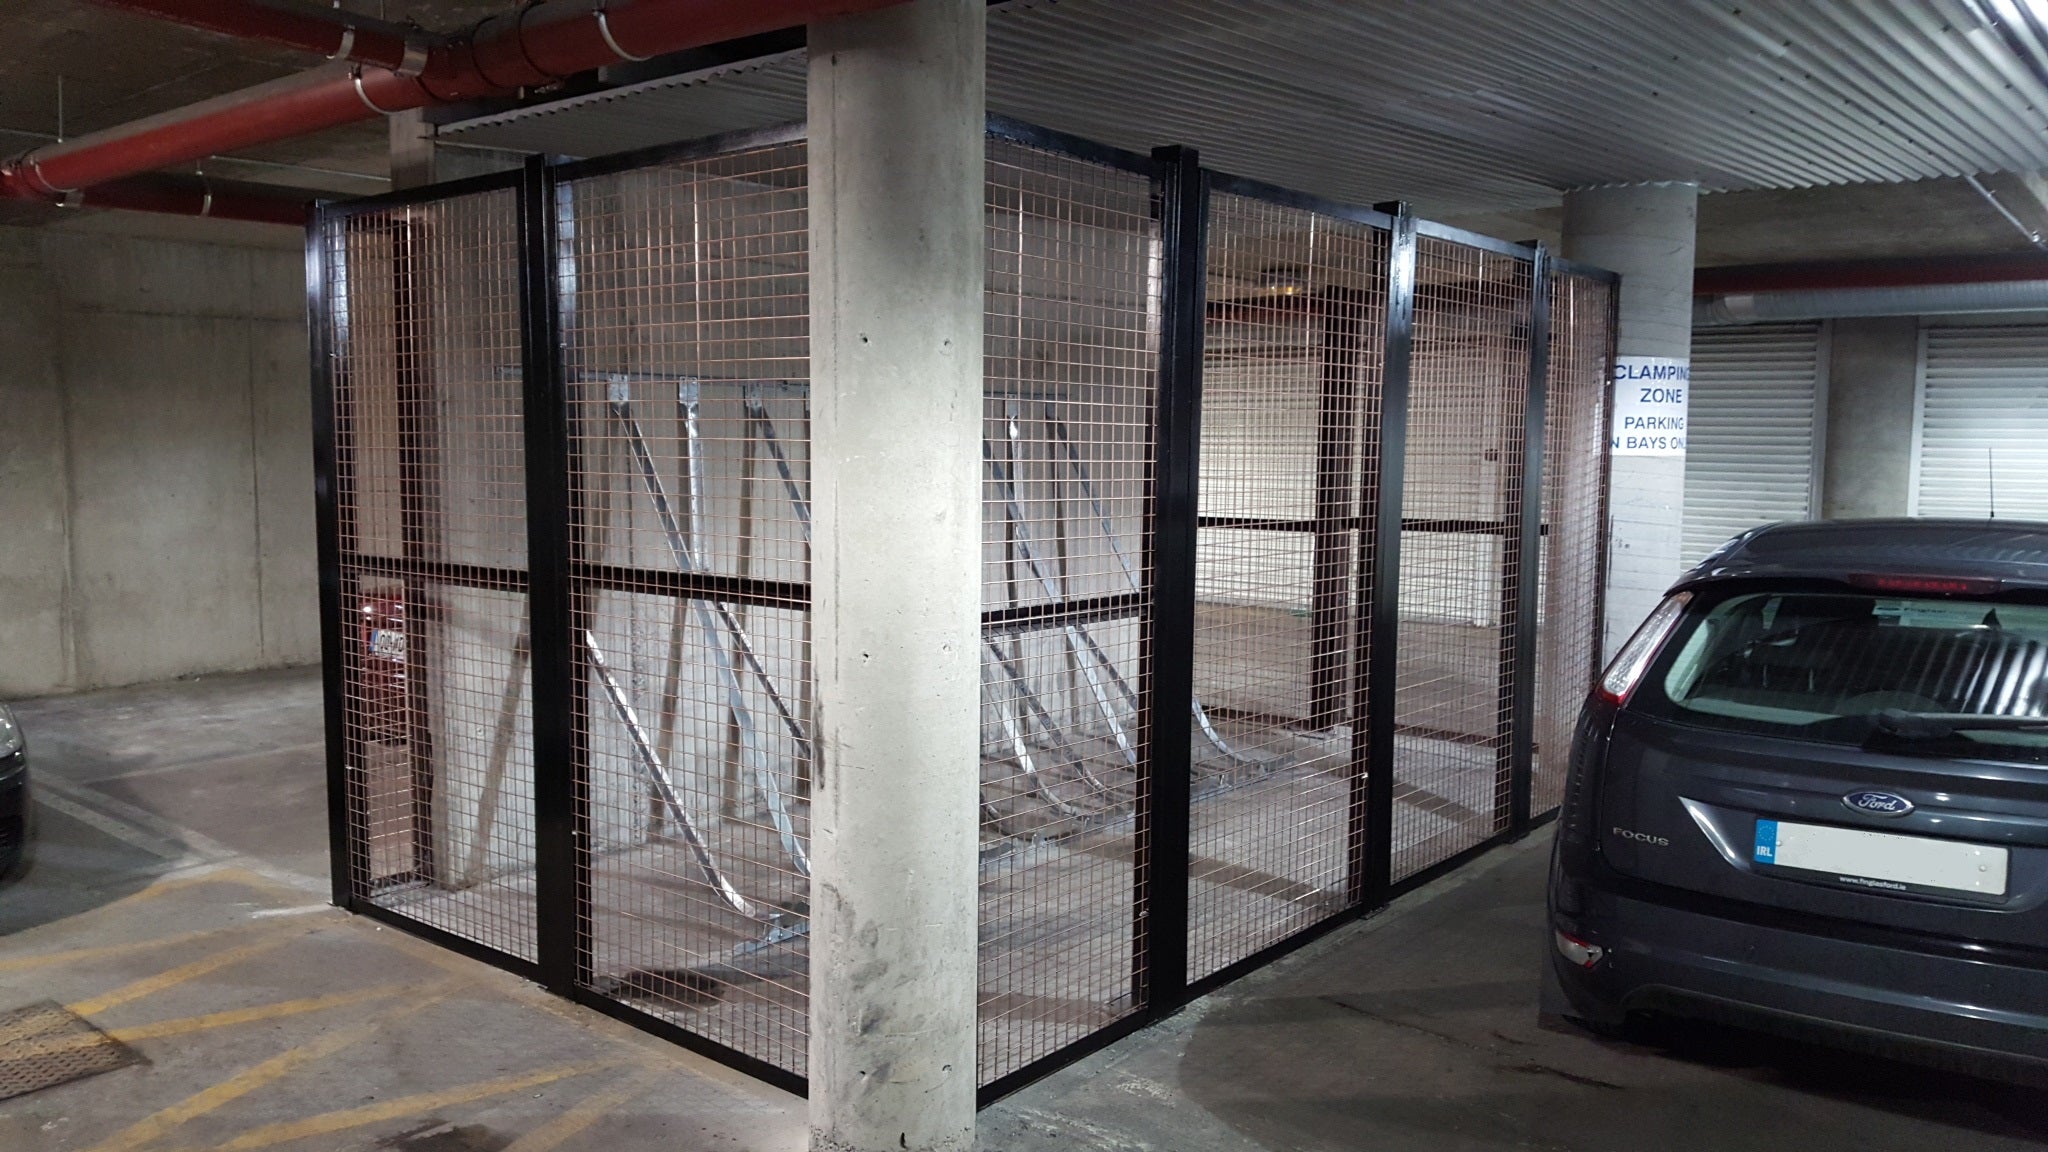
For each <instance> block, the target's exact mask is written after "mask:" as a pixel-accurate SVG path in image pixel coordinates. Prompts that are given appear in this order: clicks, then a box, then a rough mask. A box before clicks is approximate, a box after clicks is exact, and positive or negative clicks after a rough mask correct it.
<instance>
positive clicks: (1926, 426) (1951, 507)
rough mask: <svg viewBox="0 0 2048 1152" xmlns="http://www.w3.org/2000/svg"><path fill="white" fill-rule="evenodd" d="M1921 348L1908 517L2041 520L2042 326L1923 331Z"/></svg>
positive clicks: (2045, 453)
mask: <svg viewBox="0 0 2048 1152" xmlns="http://www.w3.org/2000/svg"><path fill="white" fill-rule="evenodd" d="M1922 349H1923V351H1922V354H1921V377H1920V382H1921V386H1920V414H1919V416H1920V418H1919V423H1918V425H1917V426H1916V434H1915V436H1914V441H1915V444H1914V459H1913V469H1914V473H1915V476H1914V482H1913V496H1914V507H1913V512H1914V515H1917V516H1963V517H1972V518H1975V517H1982V516H1989V515H1991V514H1992V513H1993V512H1994V510H1995V511H1996V513H1997V515H1998V517H1999V518H2000V519H2029V520H2048V327H2041V326H2027V327H2008V328H1929V329H1927V330H1926V332H1925V333H1924V334H1923V343H1922ZM1994 506H1995V507H1994Z"/></svg>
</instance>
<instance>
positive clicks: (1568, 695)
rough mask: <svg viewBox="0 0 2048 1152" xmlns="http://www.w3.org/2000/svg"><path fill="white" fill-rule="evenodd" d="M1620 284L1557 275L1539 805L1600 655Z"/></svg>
mask: <svg viewBox="0 0 2048 1152" xmlns="http://www.w3.org/2000/svg"><path fill="white" fill-rule="evenodd" d="M1613 315H1614V286H1613V285H1612V284H1611V283H1609V282H1608V281H1605V280H1599V279H1594V278H1592V277H1588V276H1579V275H1560V276H1555V277H1552V278H1551V282H1550V373H1549V408H1548V410H1547V412H1546V423H1545V437H1546V439H1547V441H1548V443H1547V445H1546V447H1545V449H1544V466H1543V481H1544V483H1543V521H1544V526H1545V534H1544V541H1543V592H1542V599H1541V612H1542V629H1543V631H1542V636H1541V638H1540V641H1539V643H1538V645H1537V657H1536V753H1535V764H1534V767H1533V772H1532V775H1533V780H1532V782H1531V787H1530V797H1531V803H1530V808H1531V810H1532V811H1534V812H1538V813H1541V812H1548V811H1551V810H1553V809H1555V808H1556V807H1557V806H1558V804H1559V803H1560V802H1561V801H1562V800H1563V798H1564V778H1565V769H1566V765H1567V762H1568V759H1569V757H1570V755H1571V742H1572V729H1573V726H1574V725H1575V723H1576V722H1577V720H1578V715H1579V708H1580V706H1581V705H1582V704H1584V702H1585V699H1586V693H1587V692H1588V691H1589V690H1590V689H1591V688H1592V680H1593V676H1594V675H1595V673H1596V670H1597V666H1598V664H1599V660H1600V579H1601V571H1600V560H1601V548H1600V540H1601V535H1602V532H1603V531H1604V526H1603V525H1602V523H1601V508H1602V494H1603V492H1604V491H1605V490H1606V476H1607V457H1606V452H1605V446H1606V439H1607V434H1606V429H1607V381H1608V378H1609V376H1610V375H1611V371H1610V366H1611V363H1612V354H1613V348H1614V328H1613Z"/></svg>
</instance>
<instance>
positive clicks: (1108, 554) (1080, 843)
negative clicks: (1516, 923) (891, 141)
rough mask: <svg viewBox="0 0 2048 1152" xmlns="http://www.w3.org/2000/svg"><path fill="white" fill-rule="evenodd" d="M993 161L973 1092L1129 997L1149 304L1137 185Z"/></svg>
mask: <svg viewBox="0 0 2048 1152" xmlns="http://www.w3.org/2000/svg"><path fill="white" fill-rule="evenodd" d="M988 149H989V158H988V199H987V204H988V220H989V232H988V295H987V318H986V332H987V337H986V349H987V351H986V361H985V362H986V370H987V393H986V395H987V401H986V405H987V407H986V417H987V420H986V427H987V433H986V439H985V441H984V448H985V451H984V475H983V479H984V485H983V493H984V504H983V510H982V525H983V549H982V554H983V572H984V584H983V589H984V590H983V597H982V603H983V610H984V611H983V619H984V628H983V651H982V663H983V667H982V740H983V751H982V834H981V845H982V851H981V861H982V863H981V1012H980V1014H981V1038H980V1072H979V1074H980V1079H981V1082H982V1083H988V1082H990V1081H992V1080H995V1079H997V1078H999V1077H1001V1076H1004V1075H1006V1074H1008V1073H1010V1072H1013V1071H1015V1070H1017V1069H1018V1068H1021V1067H1023V1066H1024V1065H1026V1064H1029V1063H1030V1062H1032V1061H1033V1060H1036V1059H1039V1058H1040V1057H1044V1056H1048V1055H1050V1054H1052V1053H1053V1052H1055V1051H1057V1050H1058V1049H1060V1048H1062V1047H1065V1046H1066V1045H1068V1044H1071V1043H1073V1042H1074V1041H1076V1040H1079V1039H1081V1038H1082V1037H1084V1036H1086V1035H1088V1034H1089V1033H1091V1032H1093V1031H1095V1030H1097V1029H1098V1028H1101V1027H1102V1026H1104V1025H1105V1024H1108V1023H1110V1022H1111V1021H1113V1020H1115V1019H1117V1018H1118V1017H1120V1016H1123V1015H1126V1014H1128V1013H1130V1012H1132V1011H1134V1010H1136V1009H1137V1008H1138V1007H1139V1005H1137V1004H1136V1003H1134V1001H1133V998H1132V987H1133V977H1134V963H1135V959H1134V956H1135V953H1134V945H1135V940H1134V925H1136V924H1138V923H1139V921H1140V920H1141V919H1142V916H1141V909H1140V908H1139V907H1138V905H1137V896H1136V889H1137V885H1138V883H1139V881H1140V879H1141V877H1140V875H1139V869H1138V865H1137V836H1136V832H1135V825H1134V819H1133V818H1134V807H1135V805H1136V804H1138V803H1139V802H1140V798H1139V795H1138V786H1139V781H1140V780H1141V779H1142V768H1143V765H1144V763H1145V758H1146V751H1147V750H1146V748H1145V747H1144V745H1143V743H1142V736H1141V730H1140V704H1141V701H1142V700H1143V699H1144V697H1145V694H1146V692H1147V689H1148V679H1149V675H1148V668H1147V665H1146V662H1145V659H1144V652H1143V650H1142V647H1141V640H1142V637H1143V636H1144V630H1145V625H1146V622H1147V619H1148V616H1149V608H1150V589H1151V583H1152V582H1151V573H1150V571H1149V569H1148V567H1147V565H1148V563H1149V561H1148V556H1149V542H1148V540H1147V539H1146V535H1145V533H1146V519H1145V514H1146V509H1147V505H1148V497H1149V495H1150V491H1151V489H1150V479H1151V465H1150V463H1149V460H1150V444H1151V439H1150V437H1151V426H1152V414H1153V397H1154V392H1155V389H1156V387H1157V372H1158V353H1157V342H1158V324H1159V299H1160V298H1159V269H1158V259H1159V256H1158V227H1157V224H1156V222H1155V221H1154V219H1153V217H1152V187H1151V183H1150V181H1149V180H1147V179H1145V178H1143V177H1140V176H1134V175H1131V174H1128V173H1124V172H1119V171H1115V170H1112V169H1109V168H1105V167H1101V166H1099V165H1096V164H1092V163H1089V162H1086V161H1082V160H1076V159H1072V158H1069V157H1066V156H1062V155H1057V154H1054V153H1052V152H1047V151H1041V150H1039V149H1036V148H1032V147H1027V146H1025V145H1022V144H1017V143H1014V142H1011V141H1008V140H1004V139H999V138H997V139H991V140H990V141H989V144H988Z"/></svg>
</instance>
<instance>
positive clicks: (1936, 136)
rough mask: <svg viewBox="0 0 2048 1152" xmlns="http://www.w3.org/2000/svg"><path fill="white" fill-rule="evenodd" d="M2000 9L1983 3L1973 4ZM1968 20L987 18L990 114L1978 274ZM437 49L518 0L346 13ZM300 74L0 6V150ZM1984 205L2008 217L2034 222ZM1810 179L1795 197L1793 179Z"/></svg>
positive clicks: (2031, 94)
mask: <svg viewBox="0 0 2048 1152" xmlns="http://www.w3.org/2000/svg"><path fill="white" fill-rule="evenodd" d="M1984 2H1985V3H1992V4H1995V3H1997V2H1998V0H1984ZM1976 5H1977V0H1516V2H1515V3H1512V4H1510V3H1503V2H1501V0H1428V2H1424V0H1371V2H1357V0H1012V2H1011V3H1007V4H1001V5H998V6H997V8H996V10H995V11H994V13H993V14H992V17H991V36H990V56H991V63H990V92H991V105H992V107H993V108H994V109H995V110H997V111H1000V112H1004V113H1007V114H1010V115H1014V116H1018V117H1020V118H1023V119H1027V120H1031V121H1035V122H1038V123H1042V124H1046V125H1047V126H1050V127H1054V128H1059V129H1063V130H1067V131H1072V132H1076V133H1079V134H1082V135H1086V136H1090V137H1093V138H1095V139H1100V140H1103V141H1105V142H1108V143H1112V144H1118V145H1121V146H1124V147H1130V148H1139V149H1143V148H1147V147H1150V146H1151V145H1153V144H1157V143H1162V142H1183V143H1189V144H1193V145H1195V146H1197V147H1199V148H1201V149H1202V150H1203V153H1204V158H1205V159H1206V160H1207V161H1208V162H1210V163H1211V164H1212V165H1214V166H1216V167H1219V168H1223V169H1226V170H1231V171H1236V172H1240V173H1242V174H1245V175H1249V176H1255V177H1259V178H1262V179H1267V180H1271V181H1274V182H1276V183H1281V184H1286V185H1290V186H1294V187H1299V188H1303V189H1305V190H1308V191H1312V192H1317V193H1320V194H1323V195H1327V196H1331V197H1334V198H1338V199H1344V200H1350V201H1354V202H1372V201H1376V200H1383V199H1392V198H1405V199H1409V200H1411V201H1414V202H1415V203H1416V204H1417V205H1418V207H1419V208H1420V209H1421V210H1422V211H1424V212H1425V213H1427V214H1430V215H1434V216H1438V217H1443V218H1449V219H1452V220H1453V221H1454V222H1458V223H1462V224H1466V225H1467V226H1474V227H1477V228H1478V229H1479V230H1483V231H1488V232H1491V233H1493V234H1496V235H1503V236H1508V237H1510V238H1514V239H1523V238H1542V237H1545V236H1547V235H1550V234H1554V232H1555V229H1556V209H1555V205H1556V203H1557V200H1558V197H1559V195H1560V192H1561V190H1562V189H1564V188H1568V187H1573V186H1580V185H1586V184H1597V183H1613V182H1627V181H1636V180H1652V179H1695V180H1699V181H1701V182H1702V183H1703V185H1704V186H1706V187H1707V188H1708V189H1710V190H1715V189H1731V190H1732V191H1726V192H1724V193H1722V194H1718V195H1711V196H1709V197H1707V198H1706V199H1705V200H1703V202H1702V208H1701V262H1702V263H1706V264H1716V263H1748V262H1755V261H1764V260H1784V259H1800V258H1833V257H1852V256H1871V255H1904V254H1923V253H1962V252H1990V251H2002V250H2010V249H2013V248H2015V247H2024V246H2027V245H2028V241H2027V240H2026V239H2025V237H2023V236H2022V235H2021V234H2020V233H2019V231H2018V230H2017V229H2016V228H2014V227H2013V226H2012V225H2011V224H2009V223H2008V222H2006V221H2004V220H2003V219H2001V218H2000V217H1999V216H1998V214H1997V213H1996V211H1995V210H1994V209H1993V208H1992V207H1991V206H1990V205H1989V204H1987V203H1986V202H1985V201H1984V199H1983V198H1982V197H1981V196H1979V195H1978V194H1977V193H1976V192H1975V191H1974V190H1973V189H1970V188H1969V187H1968V186H1967V185H1966V184H1965V183H1964V182H1963V181H1961V180H1960V179H1957V177H1960V176H1962V175H1964V174H1967V173H1978V174H1986V173H2000V172H2031V171H2038V170H2040V169H2043V168H2048V111H2044V110H2048V89H2044V88H2043V86H2042V85H2041V84H2040V83H2039V82H2038V81H2036V80H2035V79H2034V78H2033V73H2032V71H2031V70H2030V68H2029V67H2028V65H2027V63H2026V62H2025V61H2023V60H2022V59H2021V58H2020V57H2019V56H2017V55H2015V54H2014V53H2013V52H2012V51H2010V50H2009V49H2007V48H2006V46H2005V44H2004V43H2003V41H2001V40H2000V38H1999V37H1998V36H1997V35H1995V34H1994V33H1993V31H1992V30H1991V29H1989V28H1987V27H1985V26H1984V25H1983V24H1982V23H1981V21H1980V20H1979V18H1978V15H1977V12H1978V11H1979V8H1978V7H1977V6H1976ZM344 6H345V7H348V8H352V9H355V10H358V11H363V12H366V13H369V14H373V15H382V16H384V17H386V18H389V19H412V20H414V21H416V22H418V23H419V24H421V25H422V26H424V27H427V28H430V29H435V30H446V29H452V28H457V27H460V26H463V25H464V24H467V23H469V22H471V21H474V20H476V19H478V18H480V17H482V16H485V15H488V14H490V13H492V12H497V11H503V10H506V9H507V8H511V7H516V6H517V3H516V0H388V2H386V0H345V3H344ZM312 62H313V61H311V60H310V59H309V58H308V57H306V56H303V55H300V54H296V53H292V52H287V51H282V50H273V49H269V48H265V47H261V46H252V45H249V44H246V43H242V42H238V41H233V40H229V39H226V38H222V37H215V36H210V35H207V34H203V33H198V32H192V31H188V30H184V29H178V28H170V27H165V26H163V25H161V24H159V23H157V22H155V21H151V20H147V19H143V18H139V17H134V16H129V15H126V14H123V13H118V12H113V11H110V10H108V9H105V8H102V7H100V6H98V5H96V4H93V3H90V2H89V0H8V2H7V3H5V4H0V76H5V77H6V80H5V81H4V83H0V151H13V150H17V149H25V148H27V147H31V146H33V145H34V144H36V143H37V142H39V140H41V139H43V138H45V137H46V136H47V135H49V134H52V133H54V131H55V130H56V108H57V78H58V77H59V76H60V75H61V76H63V77H64V81H65V82H64V88H65V105H66V128H67V130H68V131H69V132H71V133H74V134H75V133H78V132H81V131H90V130H93V129H96V128H101V127H106V126H109V125H112V124H116V123H120V122H122V121H126V120H131V119H134V118H136V117H139V116H144V115H148V114H150V113H153V112H158V111H162V110H164V109H168V108H172V107H176V106H179V105H182V104H186V103H190V102H192V101H194V100H198V99H201V98H204V97H206V96H211V95H215V94H218V93H221V92H226V91H231V90H234V89H237V88H241V87H245V86H247V85H250V84H255V83H259V82H261V81H264V80H267V79H271V78H273V77H276V76H281V75H285V74H287V73H290V72H293V71H297V70H299V69H302V68H304V67H306V66H308V65H309V64H310V63H312ZM802 76H803V65H802V59H801V55H800V53H799V54H796V55H793V56H788V57H784V58H782V59H780V60H771V61H767V62H765V63H762V64H760V65H757V66H750V67H744V68H739V69H735V70H728V71H726V72H723V73H720V74H716V75H709V76H705V75H699V76H693V77H678V78H671V79H668V80H665V81H660V82H654V83H648V84H642V85H640V86H639V87H638V88H636V89H632V90H620V91H614V92H609V93H605V94H602V95H599V96H592V97H584V98H581V99H579V100H576V101H569V102H562V103H557V104H556V105H553V106H549V107H542V108H532V107H529V108H525V109H522V110H519V111H517V112H515V113H513V114H511V115H500V116H495V117H491V118H488V119H484V120H476V121H472V122H470V123H467V124H457V125H451V126H449V127H448V128H446V129H444V131H445V132H447V133H449V138H450V139H451V140H460V141H464V142H469V143H474V144H479V145H492V146H501V147H512V148H517V149H524V150H534V151H552V152H562V153H569V154H595V153H600V152H607V151H615V150H619V149H621V148H626V147H634V146H639V145H644V144H649V143H656V142H663V141H668V140H676V139H687V138H690V137H693V136H699V135H704V134H707V133H710V132H714V131H721V130H726V129H730V128H736V127H750V126H758V125H762V124H767V123H775V122H781V121H786V120H789V119H793V118H797V117H800V116H801V114H802V108H803V80H802ZM386 153H387V141H386V133H385V130H384V128H383V126H382V125H380V124H377V123H374V122H372V123H366V124H362V125H358V126H352V127H350V128H345V129H339V130H336V131H332V132H326V133H321V134H317V135H314V136H309V137H305V138H302V139H298V140H292V141H287V142H282V143H279V144H276V145H272V146H269V147H266V148H262V149H257V150H252V151H251V152H249V153H246V154H244V155H242V156H239V157H235V158H223V159H219V160H215V161H210V162H209V164H208V171H210V172H213V173H215V174H218V175H221V176H223V177H231V178H235V179H245V180H261V181H267V182H271V183H280V184H292V185H296V186H300V187H308V188H315V189H320V190H323V191H326V192H330V193H342V194H361V193H365V192H374V191H378V190H380V189H381V188H382V187H383V183H382V180H383V178H384V176H385V175H386V173H387V170H388V165H387V159H386ZM1991 182H1992V184H1993V187H1994V188H1995V189H1996V190H1997V191H1998V192H1999V193H2000V194H2001V196H2003V197H2004V198H2005V199H2006V201H2007V203H2008V204H2009V205H2010V206H2011V207H2012V208H2013V209H2014V210H2015V212H2016V213H2018V214H2020V215H2021V216H2022V217H2023V218H2024V219H2026V220H2028V221H2029V222H2030V226H2035V227H2040V226H2048V206H2043V205H2042V204H2041V203H2039V202H2037V201H2036V200H2034V199H2033V198H2031V197H2030V196H2028V195H2027V194H2026V192H2025V190H2024V188H2023V187H2022V186H2021V184H2020V183H2019V181H2018V179H2017V178H2016V177H2011V176H2006V177H1992V178H1991ZM1813 186H1819V187H1813Z"/></svg>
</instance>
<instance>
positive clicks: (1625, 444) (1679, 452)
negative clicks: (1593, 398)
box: [1612, 356, 1692, 456]
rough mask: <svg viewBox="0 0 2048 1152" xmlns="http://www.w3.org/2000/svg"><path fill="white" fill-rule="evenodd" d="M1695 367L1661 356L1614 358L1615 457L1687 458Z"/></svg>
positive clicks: (1687, 362) (1686, 362)
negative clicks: (1687, 420)
mask: <svg viewBox="0 0 2048 1152" xmlns="http://www.w3.org/2000/svg"><path fill="white" fill-rule="evenodd" d="M1691 391H1692V362H1691V361H1690V360H1671V359H1667V358H1665V357H1662V356H1617V357H1615V358H1614V429H1613V432H1612V436H1613V440H1614V449H1613V450H1614V455H1616V456H1683V455H1685V407H1686V400H1687V396H1688V394H1689V393H1690V392H1691Z"/></svg>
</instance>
